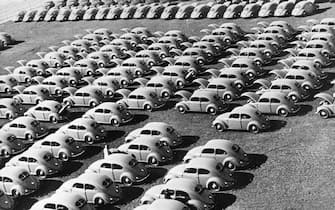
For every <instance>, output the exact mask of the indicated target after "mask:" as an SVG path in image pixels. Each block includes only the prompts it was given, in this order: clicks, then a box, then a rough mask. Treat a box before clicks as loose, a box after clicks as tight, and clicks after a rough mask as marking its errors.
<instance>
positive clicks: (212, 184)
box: [208, 182, 220, 191]
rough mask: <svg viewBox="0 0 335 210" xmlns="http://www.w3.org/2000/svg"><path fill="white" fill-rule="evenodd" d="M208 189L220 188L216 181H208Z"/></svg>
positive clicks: (216, 189) (215, 189) (217, 189)
mask: <svg viewBox="0 0 335 210" xmlns="http://www.w3.org/2000/svg"><path fill="white" fill-rule="evenodd" d="M208 189H209V190H213V191H219V190H220V186H219V184H218V183H216V182H210V183H208Z"/></svg>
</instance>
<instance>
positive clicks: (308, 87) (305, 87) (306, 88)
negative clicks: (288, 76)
mask: <svg viewBox="0 0 335 210" xmlns="http://www.w3.org/2000/svg"><path fill="white" fill-rule="evenodd" d="M302 88H304V89H305V90H311V89H312V87H311V86H309V85H304V86H302Z"/></svg>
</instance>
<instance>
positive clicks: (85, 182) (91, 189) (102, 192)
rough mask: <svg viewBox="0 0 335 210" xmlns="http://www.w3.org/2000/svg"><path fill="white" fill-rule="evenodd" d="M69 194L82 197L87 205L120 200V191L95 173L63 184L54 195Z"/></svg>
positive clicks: (109, 181) (103, 176) (82, 175)
mask: <svg viewBox="0 0 335 210" xmlns="http://www.w3.org/2000/svg"><path fill="white" fill-rule="evenodd" d="M62 192H69V193H72V194H79V195H81V196H84V197H85V199H86V201H87V203H93V204H95V205H97V206H103V205H106V204H113V203H116V202H117V201H119V200H120V199H121V192H122V191H121V189H120V187H119V186H118V185H116V184H115V183H113V181H112V180H111V179H110V178H108V176H105V175H102V174H97V173H83V174H81V175H79V176H78V177H76V178H73V179H70V180H68V181H66V182H64V183H63V184H62V185H61V186H60V187H59V188H58V189H57V190H56V193H62Z"/></svg>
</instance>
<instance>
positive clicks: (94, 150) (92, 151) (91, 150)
mask: <svg viewBox="0 0 335 210" xmlns="http://www.w3.org/2000/svg"><path fill="white" fill-rule="evenodd" d="M101 151H102V147H99V146H86V148H85V152H84V153H83V154H82V155H80V156H79V157H76V158H75V159H78V160H79V159H80V160H85V159H88V158H91V157H93V156H94V155H97V154H99V153H100V152H101Z"/></svg>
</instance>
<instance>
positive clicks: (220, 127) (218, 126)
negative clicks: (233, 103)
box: [214, 123, 225, 132]
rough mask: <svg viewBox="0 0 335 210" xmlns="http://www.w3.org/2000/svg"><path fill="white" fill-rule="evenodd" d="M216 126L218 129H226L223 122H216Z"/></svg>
mask: <svg viewBox="0 0 335 210" xmlns="http://www.w3.org/2000/svg"><path fill="white" fill-rule="evenodd" d="M214 127H215V129H216V130H218V131H221V132H223V131H224V130H225V127H224V125H222V124H221V123H215V125H214Z"/></svg>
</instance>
